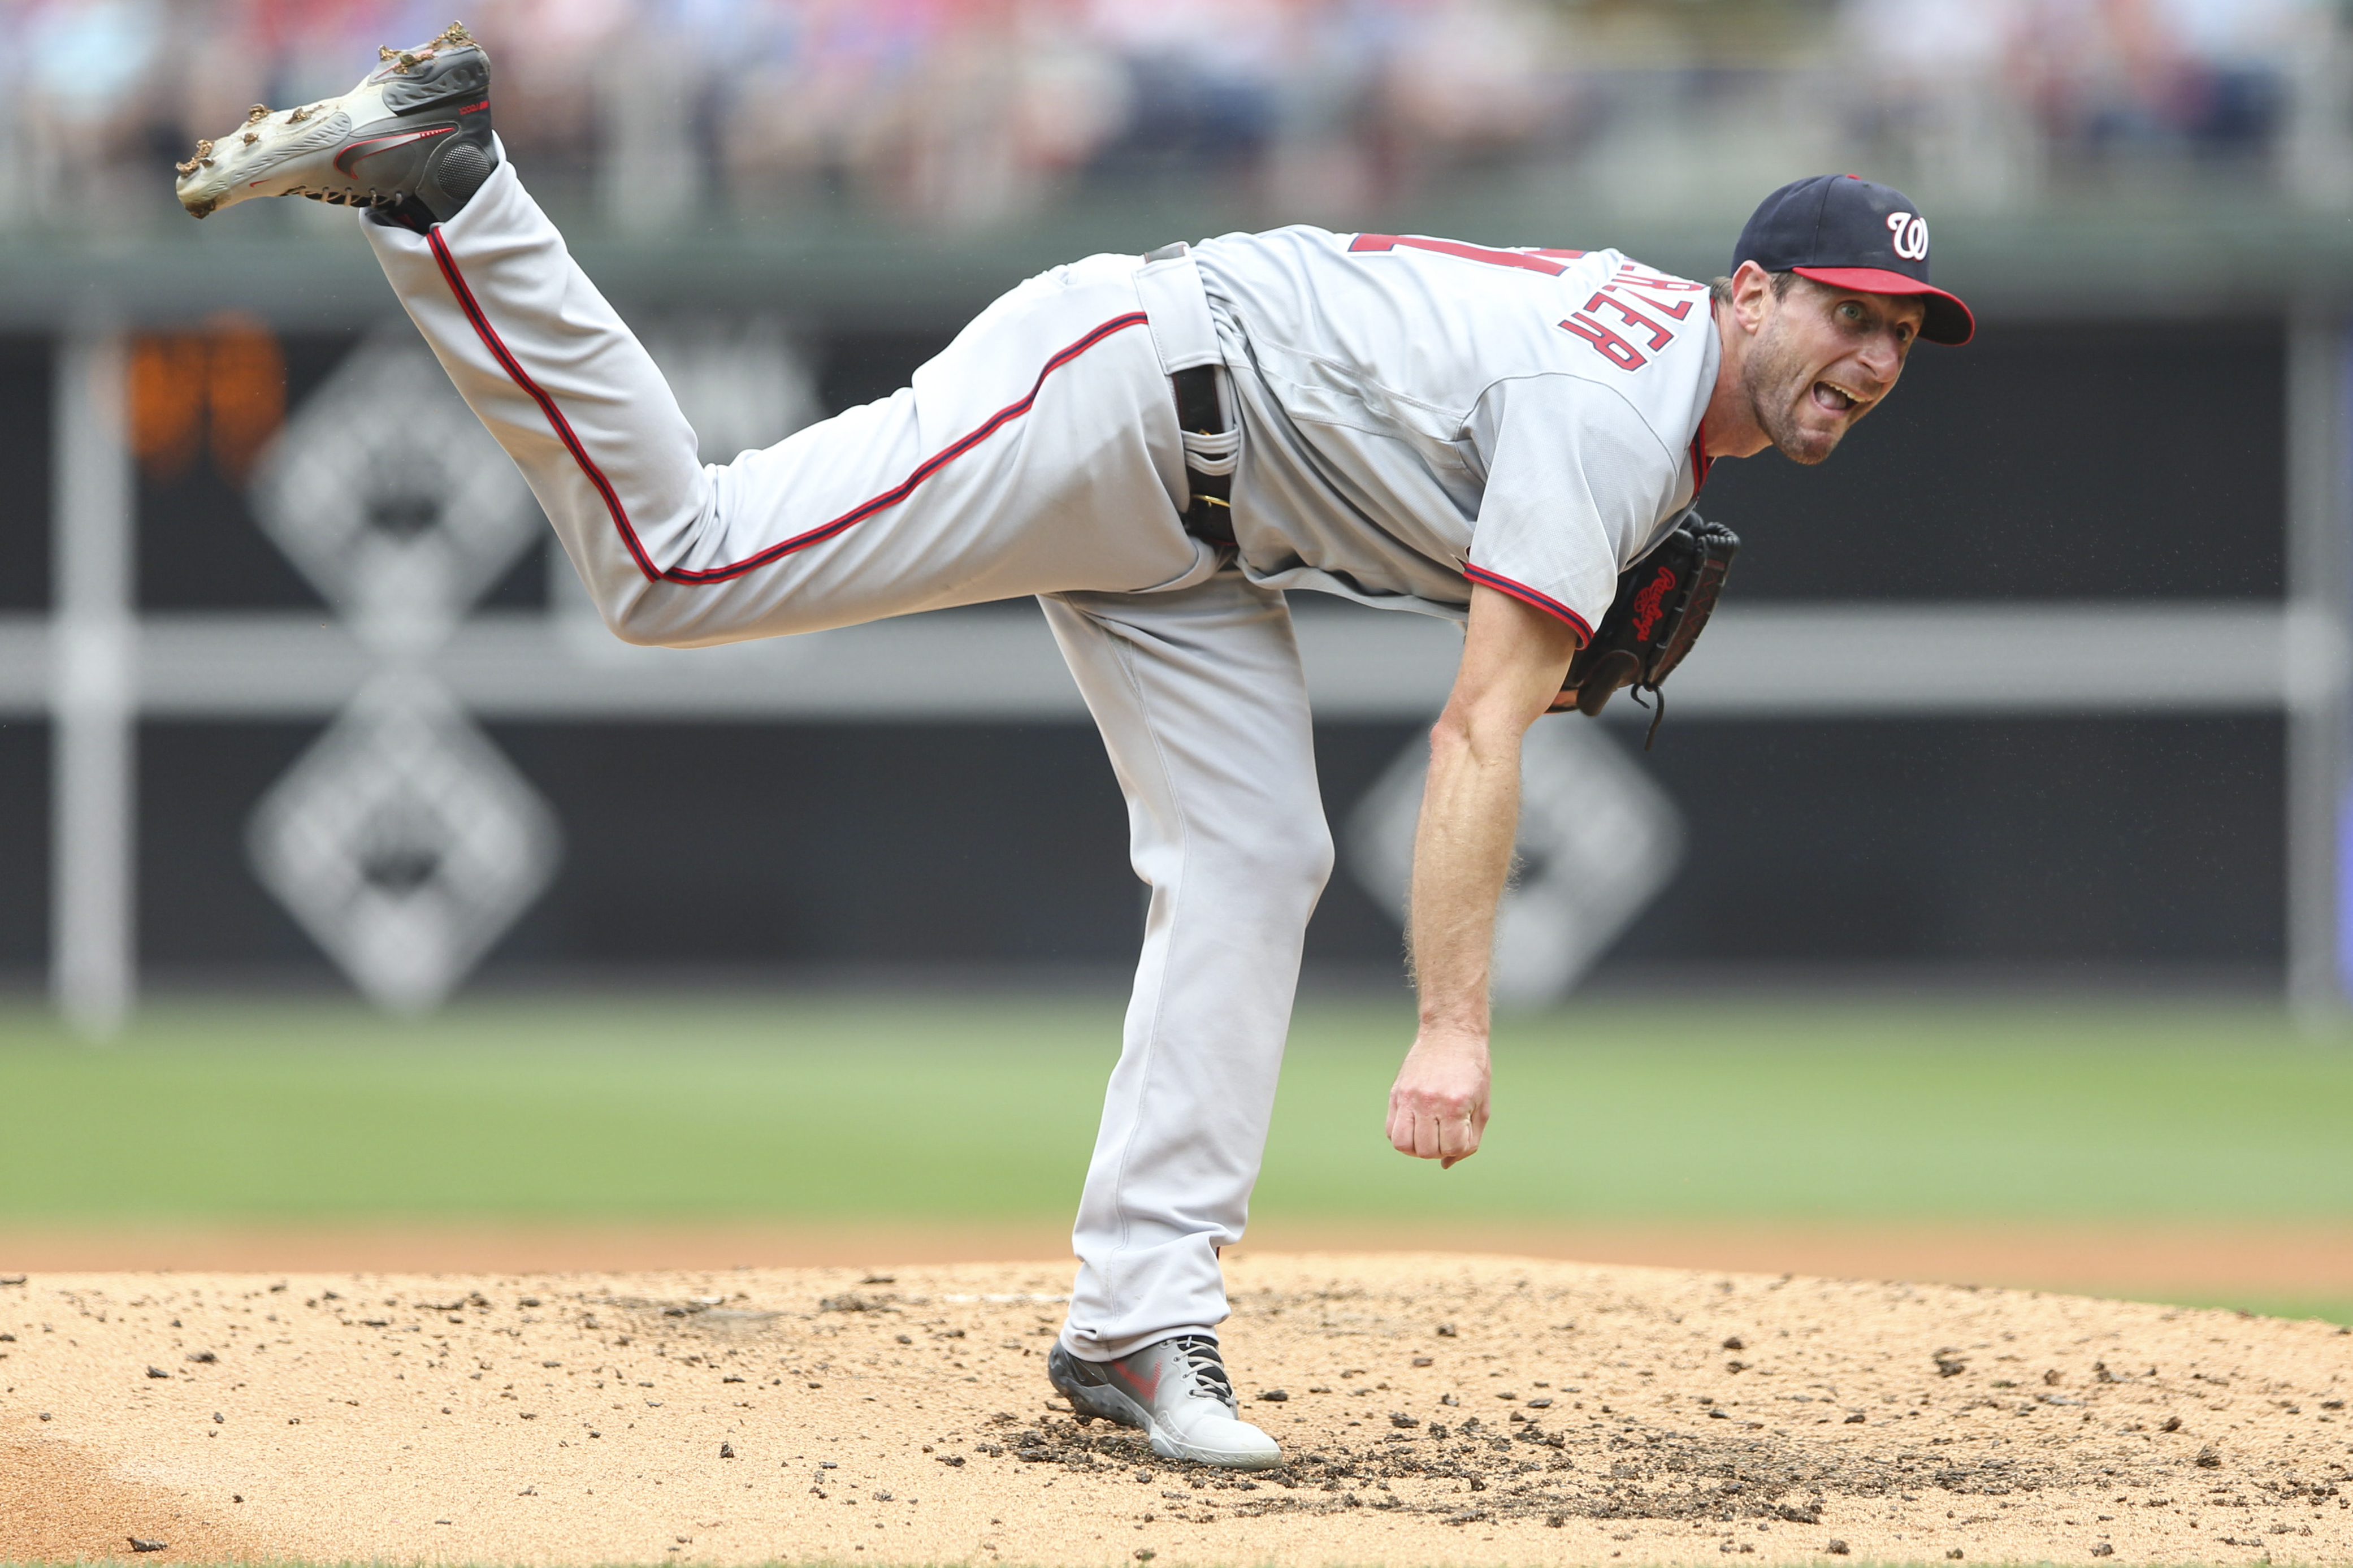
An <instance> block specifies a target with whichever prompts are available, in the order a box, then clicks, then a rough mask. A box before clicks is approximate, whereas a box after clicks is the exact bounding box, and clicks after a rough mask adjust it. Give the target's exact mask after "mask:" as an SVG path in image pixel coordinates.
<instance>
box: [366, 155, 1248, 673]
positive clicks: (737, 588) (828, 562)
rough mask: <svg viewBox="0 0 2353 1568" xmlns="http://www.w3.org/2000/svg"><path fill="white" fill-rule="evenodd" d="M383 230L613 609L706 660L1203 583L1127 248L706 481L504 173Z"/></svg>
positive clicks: (393, 269) (438, 340) (401, 275)
mask: <svg viewBox="0 0 2353 1568" xmlns="http://www.w3.org/2000/svg"><path fill="white" fill-rule="evenodd" d="M367 228H368V234H369V239H370V241H371V243H372V244H373V245H374V246H375V248H376V252H377V255H378V257H379V258H380V259H381V261H382V262H383V265H384V268H385V275H386V276H387V277H388V278H390V279H391V280H392V282H393V285H394V287H395V289H396V290H397V292H398V293H399V295H400V298H401V301H402V303H403V304H404V305H406V307H407V308H408V311H409V314H410V315H411V317H412V318H413V319H414V320H415V321H416V322H417V326H418V327H419V329H420V330H422V331H423V332H424V334H425V337H426V340H427V342H429V343H430V344H431V345H432V347H433V350H434V353H436V354H437V355H438V356H439V358H440V360H441V362H442V363H443V364H444V365H445V366H446V367H447V368H448V372H449V374H450V377H451V379H452V380H453V381H454V382H455V383H456V384H457V386H458V389H459V392H461V393H462V394H464V395H465V397H466V400H467V402H468V403H470V405H472V406H473V408H474V410H475V412H476V413H477V414H479V415H480V416H481V419H482V422H483V424H484V425H486V426H488V427H489V428H490V430H491V434H492V435H493V436H495V437H498V439H499V441H500V443H501V445H502V446H504V447H506V449H507V451H508V452H509V454H511V455H512V457H513V458H514V460H515V462H516V464H517V466H518V467H520V468H522V472H523V475H524V477H525V478H526V479H528V480H529V481H530V482H531V486H532V489H533V491H534V492H535V493H536V494H537V495H538V497H539V500H540V502H541V504H542V505H543V507H544V508H545V509H546V511H547V514H548V517H549V519H550V520H551V521H553V522H554V525H555V529H556V532H557V533H558V535H559V536H560V537H561V538H562V540H563V542H564V546H565V551H566V552H567V553H568V554H569V555H570V556H571V558H572V560H573V563H574V564H575V566H576V567H577V568H578V569H579V572H580V574H581V577H582V580H583V581H584V582H585V583H586V584H587V585H588V589H589V593H590V595H591V597H592V598H593V599H594V600H595V601H596V605H597V607H598V609H599V610H600V611H601V612H602V613H603V615H604V616H605V619H606V621H607V624H608V625H610V626H612V627H613V628H614V630H615V631H616V632H617V633H618V634H620V635H621V636H623V637H626V638H628V640H630V641H633V642H651V643H663V644H668V645H670V646H676V647H693V646H698V645H702V644H708V643H717V642H728V641H734V640H738V639H741V638H744V637H776V636H784V635H787V634H790V633H794V632H802V631H812V630H818V629H820V628H822V627H826V626H847V625H852V624H855V623H858V622H860V621H869V620H874V619H878V618H881V617H882V616H894V615H903V614H907V613H909V612H912V611H916V610H924V609H932V608H937V607H940V606H943V605H958V604H972V603H976V602H979V601H983V600H988V599H999V598H1008V597H1021V596H1026V595H1031V594H1037V593H1042V592H1054V591H1060V590H1066V589H1072V588H1113V589H1120V590H1138V589H1145V588H1153V587H1158V586H1163V585H1166V584H1169V583H1171V582H1184V581H1190V580H1194V579H1196V578H1198V577H1201V576H1206V575H1208V574H1209V573H1210V572H1212V571H1214V570H1215V567H1216V563H1217V558H1216V554H1215V552H1213V551H1211V550H1209V549H1208V547H1207V546H1206V545H1203V544H1201V543H1200V542H1198V541H1195V540H1193V539H1191V538H1189V537H1187V535H1186V533H1185V531H1184V530H1183V527H1182V525H1181V521H1180V520H1179V519H1178V517H1177V514H1176V506H1177V499H1178V497H1179V496H1181V494H1182V491H1183V487H1184V479H1183V468H1184V458H1183V450H1182V447H1181V446H1180V445H1179V443H1178V439H1177V433H1176V414H1175V407H1174V402H1173V398H1172V396H1171V394H1170V391H1169V386H1168V382H1167V376H1166V371H1165V370H1164V369H1163V367H1162V366H1161V363H1160V361H1159V357H1158V353H1157V351H1156V350H1155V347H1154V345H1153V342H1152V337H1151V334H1150V332H1149V331H1147V330H1145V327H1146V323H1145V316H1144V312H1143V310H1142V307H1141V304H1140V300H1139V296H1138V293H1137V289H1136V286H1135V282H1134V273H1135V270H1136V268H1137V267H1138V266H1139V265H1140V263H1139V260H1138V258H1133V257H1126V258H1120V257H1099V258H1090V259H1089V260H1087V261H1083V262H1078V263H1073V264H1072V265H1071V266H1069V267H1062V268H1054V269H1053V270H1052V271H1050V272H1049V273H1046V274H1043V275H1041V276H1039V277H1038V278H1034V279H1029V281H1028V282H1026V283H1024V284H1022V285H1020V286H1019V287H1018V288H1017V289H1014V290H1012V291H1011V292H1010V293H1008V294H1007V295H1006V296H1005V297H1004V298H1003V299H1001V300H998V301H997V303H996V304H995V305H992V306H991V307H990V308H989V309H988V310H987V311H985V312H983V313H982V315H981V317H980V318H979V319H978V320H976V321H974V322H973V323H972V324H971V325H970V326H969V327H967V328H966V329H965V331H964V332H962V333H960V334H959V335H958V336H957V338H956V340H955V342H953V343H951V344H950V345H949V346H948V347H947V349H945V350H944V351H943V352H942V353H941V354H940V355H939V356H938V357H937V358H935V359H934V360H933V361H932V362H931V363H928V364H926V365H924V366H923V368H922V369H921V370H919V371H918V372H917V373H916V374H915V380H914V384H913V386H911V387H909V388H906V389H904V390H902V391H901V392H899V393H897V394H894V395H892V396H890V397H887V398H883V399H881V400H880V401H879V402H875V403H871V404H868V405H863V406H861V407H858V408H852V409H848V410H845V411H843V412H842V413H840V414H838V415H836V416H833V417H832V418H830V419H827V420H823V421H821V422H819V423H818V424H816V425H813V426H808V427H807V429H804V430H800V431H797V432H796V433H795V434H793V435H792V436H789V437H786V438H785V439H784V440H781V441H779V442H778V443H776V445H775V446H773V447H767V448H765V449H764V450H760V451H754V452H746V453H744V454H743V455H742V456H740V457H739V458H736V459H735V460H734V461H733V462H732V463H729V464H726V465H723V466H715V467H712V468H704V467H703V466H702V464H701V463H700V462H699V461H698V459H697V458H696V453H695V439H694V435H693V432H692V431H691V429H690V428H689V427H688V426H687V423H686V420H685V418H684V416H682V415H681V413H680V411H679V408H678V405H677V402H676V400H675V399H674V398H673V397H672V396H671V395H670V388H669V387H668V385H667V384H665V383H664V382H663V380H662V376H661V373H660V371H659V369H658V368H657V367H656V366H655V364H654V363H653V361H652V359H651V358H650V357H649V355H648V354H647V353H646V352H645V350H644V348H643V347H642V346H640V345H639V343H638V341H637V339H636V338H635V337H634V336H633V335H632V334H631V333H630V332H629V330H628V327H627V326H626V325H624V324H623V322H622V321H621V319H620V317H619V316H618V315H617V313H616V312H615V311H614V310H613V309H612V307H611V306H610V305H609V304H607V302H606V300H605V299H604V297H603V296H602V295H600V294H599V293H598V292H597V291H596V287H595V286H594V285H593V284H592V283H590V282H589V281H588V279H587V278H586V276H585V275H584V274H583V273H582V272H581V270H580V268H578V267H577V266H576V265H575V264H574V262H573V261H572V258H571V256H570V253H569V252H568V251H567V249H566V248H565V244H564V239H563V237H562V236H561V235H560V234H558V233H557V232H556V229H555V226H554V224H552V223H551V222H550V221H549V220H548V218H547V216H546V215H545V214H543V212H541V211H540V209H539V207H538V205H536V204H535V203H533V201H532V199H531V197H530V195H529V194H528V193H526V192H525V191H524V189H523V188H522V183H521V181H520V180H519V179H518V178H517V177H516V175H515V173H514V169H513V166H512V163H501V165H500V167H499V168H498V170H497V171H496V172H495V173H494V174H491V177H490V179H489V180H488V181H486V182H485V183H484V184H483V185H482V188H481V189H480V191H479V192H478V193H476V195H474V197H473V199H472V200H471V201H470V203H469V204H468V205H467V206H466V208H465V210H464V211H462V212H460V213H459V214H458V215H457V216H456V217H454V218H452V219H451V220H450V221H448V222H447V223H444V224H440V225H438V226H435V227H434V228H433V229H432V230H431V232H430V233H428V234H423V235H419V234H416V233H413V232H411V231H409V230H407V229H405V228H399V227H394V226H385V225H381V224H370V225H368V226H367Z"/></svg>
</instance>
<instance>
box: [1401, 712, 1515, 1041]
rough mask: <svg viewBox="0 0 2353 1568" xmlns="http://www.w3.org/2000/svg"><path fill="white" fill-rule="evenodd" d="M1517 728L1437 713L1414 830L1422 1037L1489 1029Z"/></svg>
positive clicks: (1476, 1035)
mask: <svg viewBox="0 0 2353 1568" xmlns="http://www.w3.org/2000/svg"><path fill="white" fill-rule="evenodd" d="M1519 751H1520V748H1519V733H1518V731H1516V730H1514V731H1510V732H1508V733H1507V734H1501V735H1499V734H1496V733H1493V732H1492V731H1490V732H1487V733H1481V732H1478V731H1474V730H1473V729H1472V727H1471V726H1469V725H1467V724H1464V723H1461V722H1459V721H1440V724H1439V726H1438V728H1437V729H1436V730H1435V731H1433V732H1432V734H1431V736H1430V774H1429V782H1428V783H1427V784H1425V785H1424V787H1423V791H1422V801H1421V818H1420V823H1419V829H1418V831H1417V833H1416V835H1415V839H1414V865H1413V918H1412V950H1413V968H1414V980H1415V984H1416V985H1417V987H1418V989H1419V993H1420V1002H1421V1027H1422V1032H1423V1034H1424V1036H1425V1037H1429V1038H1432V1039H1433V1040H1434V1039H1436V1038H1440V1037H1461V1038H1462V1039H1463V1040H1464V1041H1465V1042H1466V1043H1468V1042H1471V1041H1476V1042H1479V1043H1481V1044H1483V1043H1484V1042H1485V1039H1486V1036H1487V990H1488V977H1489V967H1490V963H1491V959H1492V955H1493V949H1494V940H1495V904H1496V900H1498V899H1500V898H1501V897H1502V896H1503V891H1504V881H1505V880H1506V879H1507V878H1508V877H1509V875H1510V872H1511V860H1512V840H1513V837H1514V828H1515V826H1516V825H1517V823H1518V820H1519V806H1520V765H1519V762H1520V759H1519Z"/></svg>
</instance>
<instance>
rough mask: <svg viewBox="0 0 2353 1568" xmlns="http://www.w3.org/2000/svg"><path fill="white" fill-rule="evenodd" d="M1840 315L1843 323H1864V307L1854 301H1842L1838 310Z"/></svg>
mask: <svg viewBox="0 0 2353 1568" xmlns="http://www.w3.org/2000/svg"><path fill="white" fill-rule="evenodd" d="M1838 313H1839V317H1840V319H1841V321H1852V322H1855V323H1858V324H1859V323H1861V321H1862V306H1861V305H1858V304H1856V303H1855V302H1854V301H1853V300H1843V301H1841V303H1840V305H1839V308H1838Z"/></svg>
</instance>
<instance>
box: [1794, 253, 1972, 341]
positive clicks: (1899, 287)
mask: <svg viewBox="0 0 2353 1568" xmlns="http://www.w3.org/2000/svg"><path fill="white" fill-rule="evenodd" d="M1790 270H1791V271H1793V272H1795V273H1796V274H1797V275H1798V276H1799V277H1800V278H1810V279H1813V280H1814V281H1815V282H1817V283H1827V284H1829V285H1830V286H1831V288H1833V289H1853V290H1854V291H1855V292H1856V293H1858V294H1916V295H1918V296H1919V297H1920V299H1921V300H1923V301H1924V302H1925V303H1926V305H1927V308H1928V313H1927V316H1926V319H1925V320H1923V321H1921V323H1920V335H1921V336H1922V337H1924V338H1926V339H1927V340H1928V341H1929V342H1932V343H1953V344H1959V343H1965V342H1968V341H1969V339H1970V338H1972V337H1974V336H1975V335H1976V334H1977V330H1978V319H1977V318H1976V317H1975V316H1972V315H1970V314H1969V308H1968V306H1967V305H1964V304H1962V303H1961V301H1960V300H1959V299H1958V298H1957V297H1956V296H1954V295H1951V294H1947V293H1946V292H1945V291H1944V290H1943V289H1936V288H1932V287H1930V286H1929V285H1927V284H1926V283H1923V282H1921V281H1920V280H1919V279H1917V278H1906V277H1905V275H1904V274H1903V273H1901V272H1889V271H1886V270H1884V269H1883V268H1877V267H1793V268H1790Z"/></svg>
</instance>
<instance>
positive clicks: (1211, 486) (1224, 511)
mask: <svg viewBox="0 0 2353 1568" xmlns="http://www.w3.org/2000/svg"><path fill="white" fill-rule="evenodd" d="M1168 384H1169V385H1171V386H1172V387H1174V388H1176V426H1177V428H1178V429H1180V430H1189V431H1191V432H1193V433H1194V434H1195V435H1198V436H1221V435H1223V434H1225V431H1226V419H1225V414H1224V412H1223V411H1222V410H1221V409H1220V408H1219V406H1218V368H1217V366H1215V365H1208V364H1198V365H1195V366H1194V367H1193V368H1192V369H1190V370H1180V371H1177V372H1176V373H1175V374H1172V375H1170V376H1169V378H1168ZM1185 479H1186V482H1187V485H1188V486H1189V487H1190V488H1191V489H1192V492H1193V504H1192V505H1191V506H1190V507H1187V509H1186V511H1185V531H1186V532H1187V533H1189V534H1191V535H1193V537H1195V538H1196V539H1206V540H1208V541H1209V542H1212V543H1215V544H1231V543H1233V542H1234V524H1233V497H1234V477H1233V475H1231V474H1205V473H1203V472H1202V471H1201V470H1200V469H1198V468H1194V467H1193V466H1192V465H1190V464H1189V463H1188V464H1187V465H1186V468H1185Z"/></svg>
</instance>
